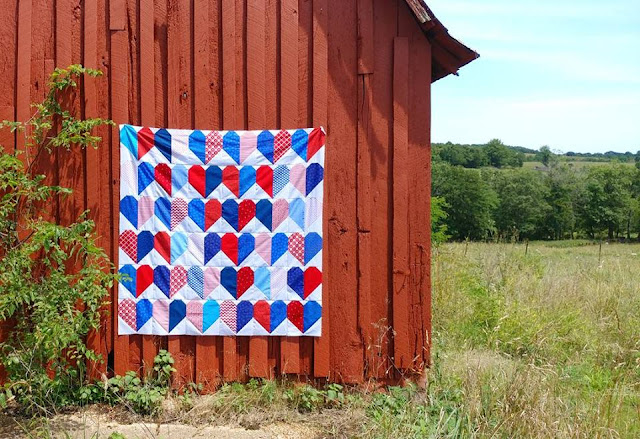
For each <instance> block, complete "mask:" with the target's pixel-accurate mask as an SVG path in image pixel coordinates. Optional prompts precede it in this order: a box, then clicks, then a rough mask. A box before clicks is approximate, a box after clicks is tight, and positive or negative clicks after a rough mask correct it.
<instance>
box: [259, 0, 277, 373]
mask: <svg viewBox="0 0 640 439" xmlns="http://www.w3.org/2000/svg"><path fill="white" fill-rule="evenodd" d="M265 7H266V12H265V56H264V70H265V72H264V77H265V99H266V108H265V122H264V126H263V127H262V128H267V129H274V128H276V127H277V126H278V121H279V120H280V117H279V114H280V106H279V103H280V93H279V87H278V84H279V78H278V66H279V64H280V60H279V59H278V55H279V51H278V43H279V40H280V34H279V15H280V4H279V0H266V5H265ZM267 344H268V347H267V349H268V363H269V371H270V372H271V373H272V374H273V373H274V372H275V370H276V367H277V365H278V360H279V358H280V337H268V341H267Z"/></svg>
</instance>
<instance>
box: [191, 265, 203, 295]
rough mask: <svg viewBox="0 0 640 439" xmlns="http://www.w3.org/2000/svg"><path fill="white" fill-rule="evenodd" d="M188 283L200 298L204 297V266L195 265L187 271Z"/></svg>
mask: <svg viewBox="0 0 640 439" xmlns="http://www.w3.org/2000/svg"><path fill="white" fill-rule="evenodd" d="M187 283H188V284H189V286H190V287H191V289H192V290H193V291H195V292H196V294H197V295H198V296H200V298H201V299H202V298H204V274H203V273H202V268H200V267H197V266H193V267H191V268H189V271H188V272H187Z"/></svg>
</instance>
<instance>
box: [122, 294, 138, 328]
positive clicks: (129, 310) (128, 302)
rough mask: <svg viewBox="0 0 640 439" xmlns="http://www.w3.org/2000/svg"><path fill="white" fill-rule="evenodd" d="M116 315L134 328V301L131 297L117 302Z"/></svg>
mask: <svg viewBox="0 0 640 439" xmlns="http://www.w3.org/2000/svg"><path fill="white" fill-rule="evenodd" d="M118 316H119V317H120V318H121V319H122V320H123V321H124V322H125V323H126V324H127V325H129V327H130V328H131V329H134V330H135V329H136V302H135V300H133V299H124V300H121V301H120V302H119V303H118Z"/></svg>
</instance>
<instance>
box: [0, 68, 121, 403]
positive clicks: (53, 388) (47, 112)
mask: <svg viewBox="0 0 640 439" xmlns="http://www.w3.org/2000/svg"><path fill="white" fill-rule="evenodd" d="M85 74H86V75H89V76H94V77H95V76H99V75H100V74H101V73H100V72H99V71H96V70H91V69H85V68H83V67H82V66H79V65H73V66H70V67H69V68H67V69H55V71H54V72H53V73H52V74H51V77H50V82H49V92H48V94H47V96H46V97H45V99H44V101H43V102H41V103H38V104H34V105H33V108H34V109H35V113H34V115H33V116H32V117H31V119H29V120H28V121H26V122H10V121H4V122H2V124H1V125H0V128H4V129H7V128H8V129H11V130H12V131H13V132H17V133H18V135H21V136H24V139H25V146H26V148H27V150H28V151H31V152H32V154H30V155H27V154H25V151H21V150H15V151H6V150H3V151H4V152H1V153H0V195H1V198H0V319H1V320H4V321H11V322H12V323H13V325H14V326H13V327H12V328H11V330H10V333H9V335H8V337H7V338H6V339H5V340H4V341H2V342H0V349H1V351H2V356H1V361H2V363H3V365H4V367H5V368H6V371H7V373H8V377H9V382H8V383H7V384H6V385H5V387H4V391H3V392H1V393H0V403H2V404H4V403H6V401H7V399H9V398H12V397H15V398H17V400H18V402H20V403H22V404H23V407H24V408H25V409H26V410H28V411H42V410H46V409H47V407H50V406H52V405H61V404H68V403H72V402H74V401H76V398H75V395H74V392H75V390H77V389H78V388H79V386H80V385H81V384H82V383H83V382H84V381H85V380H86V377H85V369H86V363H87V361H99V360H100V359H99V357H98V356H97V355H96V354H95V353H94V352H93V351H92V350H91V349H89V348H88V347H87V346H86V344H85V337H86V335H87V334H88V332H89V331H90V330H96V329H98V326H99V322H100V311H99V310H100V307H101V305H102V304H103V300H104V298H105V294H106V292H107V288H108V287H110V286H111V285H112V283H113V281H114V279H115V275H114V274H112V273H113V266H112V264H111V262H110V261H109V260H108V258H107V256H106V254H105V253H104V251H103V250H102V249H101V248H99V247H98V246H97V245H96V243H95V240H94V223H93V222H92V221H91V220H89V219H88V218H87V214H86V212H85V213H83V214H82V215H80V217H79V218H78V220H77V221H76V222H74V223H72V224H69V225H60V224H55V223H53V222H50V221H48V220H46V219H44V218H43V217H42V216H41V211H42V208H43V207H44V206H46V204H47V203H50V202H52V201H53V200H54V198H56V197H61V201H62V202H63V201H64V196H65V195H67V194H69V193H70V192H71V190H70V189H67V188H63V187H58V186H49V185H46V184H44V179H45V176H44V175H37V174H35V172H34V166H33V165H34V163H35V161H36V160H37V158H38V156H40V155H41V154H46V153H51V152H52V150H53V149H55V148H65V149H70V148H86V147H96V146H97V145H98V143H99V142H100V140H101V139H100V137H97V136H94V135H93V134H92V130H93V129H94V128H95V127H97V126H100V125H104V124H111V122H110V121H107V120H103V119H85V120H81V119H78V118H76V117H75V115H74V114H72V113H71V112H69V111H67V110H66V109H64V108H63V106H62V105H61V104H60V100H61V98H62V97H65V96H68V94H69V93H73V89H75V88H76V87H77V81H78V80H79V79H80V78H81V77H82V76H83V75H85Z"/></svg>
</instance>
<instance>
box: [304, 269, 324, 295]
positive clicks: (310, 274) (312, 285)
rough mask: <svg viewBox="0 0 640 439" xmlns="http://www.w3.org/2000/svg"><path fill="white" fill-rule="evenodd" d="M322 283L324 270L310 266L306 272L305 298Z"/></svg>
mask: <svg viewBox="0 0 640 439" xmlns="http://www.w3.org/2000/svg"><path fill="white" fill-rule="evenodd" d="M321 283H322V272H321V271H320V270H318V268H317V267H309V268H307V270H306V271H305V272H304V298H305V299H306V298H307V297H308V296H309V294H311V293H313V292H314V291H315V289H316V288H318V286H319V285H320V284H321Z"/></svg>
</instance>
